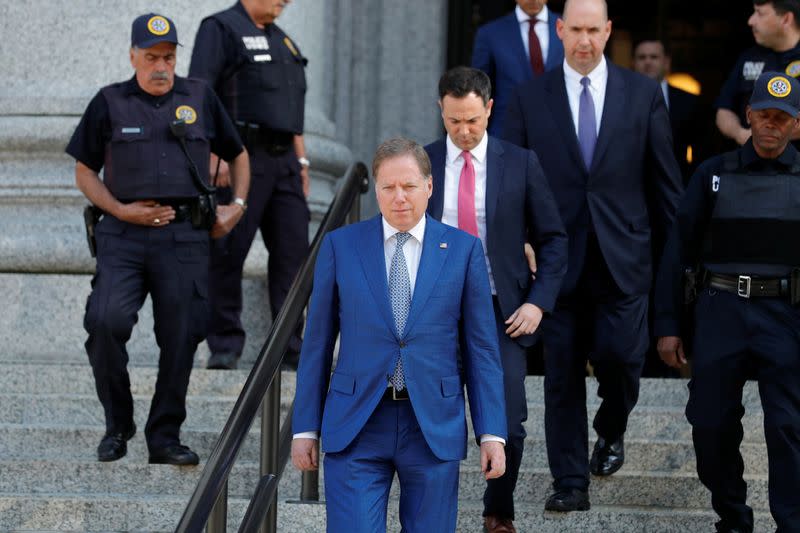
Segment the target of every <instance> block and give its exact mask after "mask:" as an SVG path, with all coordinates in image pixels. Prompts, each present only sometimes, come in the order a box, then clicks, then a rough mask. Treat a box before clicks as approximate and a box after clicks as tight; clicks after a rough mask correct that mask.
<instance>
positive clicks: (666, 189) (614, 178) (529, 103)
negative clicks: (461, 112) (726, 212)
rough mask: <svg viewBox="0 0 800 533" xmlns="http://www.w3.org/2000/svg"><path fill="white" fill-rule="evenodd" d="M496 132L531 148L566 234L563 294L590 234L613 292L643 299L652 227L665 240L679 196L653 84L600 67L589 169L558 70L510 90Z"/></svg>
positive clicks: (663, 115)
mask: <svg viewBox="0 0 800 533" xmlns="http://www.w3.org/2000/svg"><path fill="white" fill-rule="evenodd" d="M504 136H505V138H506V139H507V140H509V141H511V142H513V143H515V144H517V145H519V146H522V147H525V148H531V149H533V150H535V151H536V153H537V154H538V155H539V160H540V161H541V163H542V167H543V168H544V172H545V175H546V176H547V178H548V180H549V181H550V187H551V188H552V190H553V194H554V195H555V197H556V201H557V202H558V206H559V209H560V211H561V218H562V220H563V221H564V225H565V226H566V228H567V234H568V235H569V269H568V271H567V276H566V278H565V279H564V283H563V285H562V293H565V292H567V293H568V292H571V291H572V290H573V289H574V288H575V286H576V284H577V281H578V279H579V277H580V275H581V272H582V271H583V267H584V264H583V263H584V260H585V256H586V243H587V238H588V235H589V231H590V230H592V231H594V232H595V233H596V235H597V241H598V243H599V245H600V249H601V251H602V253H603V257H604V258H605V261H606V263H607V264H608V267H609V270H610V272H611V275H612V277H613V278H614V281H615V282H616V284H617V286H618V287H619V288H620V289H621V290H622V292H623V293H625V294H630V295H633V294H646V293H647V292H648V291H649V288H650V284H651V280H652V258H651V228H654V229H655V230H656V231H657V232H659V233H660V234H666V232H667V229H668V228H669V226H670V225H671V224H672V221H673V218H674V216H675V210H676V206H677V203H678V199H679V197H680V194H681V190H682V188H681V177H680V170H679V169H678V164H677V162H676V161H675V155H674V153H673V151H672V132H671V130H670V123H669V117H668V115H667V109H666V106H665V105H664V97H663V95H662V93H661V88H660V87H659V86H658V84H657V83H656V82H655V81H654V80H651V79H648V78H645V77H644V76H642V75H640V74H636V73H634V72H631V71H629V70H627V69H622V68H620V67H617V66H616V65H614V64H612V63H611V62H610V61H609V62H608V85H607V87H606V98H605V106H604V109H603V118H602V121H601V123H600V134H599V136H598V139H597V145H596V147H595V152H594V157H593V161H592V166H591V168H589V169H587V168H586V165H585V164H584V162H583V158H582V157H581V153H580V148H579V145H578V138H577V135H576V133H575V126H574V123H573V121H572V112H571V110H570V107H569V103H568V101H567V92H566V86H565V83H564V72H563V68H559V69H557V70H554V71H552V72H548V73H545V74H544V75H543V76H540V77H539V78H537V79H534V80H533V81H531V82H529V83H526V84H524V85H522V86H520V87H518V88H517V90H516V91H515V94H514V97H513V98H512V99H511V102H510V104H509V108H508V113H507V115H506V129H505V134H504ZM648 198H650V199H652V200H651V201H648ZM588 267H589V268H591V265H588Z"/></svg>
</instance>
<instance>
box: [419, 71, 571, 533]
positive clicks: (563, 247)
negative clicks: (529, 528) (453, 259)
mask: <svg viewBox="0 0 800 533" xmlns="http://www.w3.org/2000/svg"><path fill="white" fill-rule="evenodd" d="M491 92H492V87H491V82H490V81H489V77H488V76H487V75H486V74H485V73H483V72H481V71H480V70H477V69H473V68H469V67H456V68H454V69H452V70H450V71H448V72H446V73H445V74H444V75H443V76H442V78H441V79H440V80H439V106H440V107H441V109H442V119H443V121H444V127H445V129H446V130H447V137H446V138H445V139H442V140H439V141H436V142H435V143H433V144H430V145H428V146H426V147H425V150H426V151H427V152H428V155H429V156H430V158H431V165H432V171H433V195H432V196H431V201H430V202H429V203H428V213H429V214H430V215H431V216H432V217H434V218H435V219H437V220H441V221H442V222H444V223H446V224H449V225H451V226H455V227H460V228H461V229H462V230H464V231H467V232H468V233H473V232H474V233H473V234H474V235H475V236H476V237H479V238H480V239H481V244H483V250H484V252H485V253H486V266H487V268H488V270H489V281H490V283H491V288H492V299H493V301H494V302H493V303H494V317H495V323H496V326H497V334H498V337H499V341H500V354H501V357H502V361H503V373H504V382H505V398H506V418H507V419H508V442H507V444H506V449H505V450H506V474H505V475H504V476H503V477H501V478H499V479H493V480H490V481H488V482H487V487H486V492H485V494H484V511H483V515H484V528H485V529H486V531H487V532H489V533H495V532H498V533H499V532H509V531H511V532H513V531H515V529H514V525H513V519H514V487H515V485H516V482H517V476H518V473H519V467H520V463H521V461H522V451H523V447H524V444H525V429H524V427H523V422H524V421H525V420H527V418H528V405H527V402H526V399H525V374H526V372H525V370H526V353H525V350H526V348H527V347H529V346H531V345H532V344H533V343H534V341H535V340H536V338H537V336H536V335H535V333H536V331H537V330H538V327H539V323H540V321H541V320H542V315H543V314H544V313H546V312H551V311H552V310H553V308H554V306H555V302H556V297H557V295H558V289H559V287H560V285H561V279H562V278H563V277H564V274H565V273H566V271H567V234H566V232H565V231H564V226H563V224H562V223H561V217H560V216H559V214H558V205H557V204H556V202H555V199H554V198H553V193H552V192H551V191H550V186H549V185H548V184H547V180H546V179H545V176H544V172H543V171H542V167H541V166H540V165H539V161H538V159H537V157H536V154H534V153H533V152H532V151H530V150H524V149H522V148H520V147H518V146H516V145H513V144H511V143H508V142H505V141H502V140H500V139H496V138H494V137H491V136H489V135H487V133H486V125H487V123H488V121H489V116H490V114H491V110H492V100H491ZM526 242H531V243H532V244H533V246H534V248H535V249H536V252H537V259H538V268H537V271H536V280H535V281H533V280H532V276H531V273H530V271H529V270H528V262H527V261H526V259H525V254H524V252H523V247H524V245H525V243H526Z"/></svg>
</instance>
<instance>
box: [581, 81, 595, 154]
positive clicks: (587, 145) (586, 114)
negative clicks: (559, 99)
mask: <svg viewBox="0 0 800 533" xmlns="http://www.w3.org/2000/svg"><path fill="white" fill-rule="evenodd" d="M591 83H592V80H590V79H589V78H588V77H587V76H584V77H583V78H581V85H583V90H582V91H581V99H580V104H579V105H578V142H580V144H581V154H582V155H583V162H584V163H586V168H587V169H590V168H592V157H594V145H595V144H597V119H596V118H595V114H594V100H593V99H592V92H591V91H590V90H589V85H590V84H591Z"/></svg>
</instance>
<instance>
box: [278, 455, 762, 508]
mask: <svg viewBox="0 0 800 533" xmlns="http://www.w3.org/2000/svg"><path fill="white" fill-rule="evenodd" d="M295 474H296V473H295V472H291V473H290V472H288V471H287V472H286V474H284V479H282V480H281V484H282V485H284V486H283V487H282V491H283V493H284V494H299V489H300V485H299V475H295ZM324 477H325V472H324V469H323V471H322V472H321V474H320V495H321V496H320V497H321V498H323V499H324V498H325V494H324V492H325V491H324ZM552 481H553V480H552V478H551V477H550V472H549V470H547V469H530V468H523V469H521V470H520V472H519V478H518V480H517V486H516V489H515V491H514V502H515V503H516V504H518V505H520V506H522V507H533V508H536V509H543V506H544V502H545V500H546V499H547V497H548V496H549V495H550V494H551V493H552ZM745 481H746V482H747V487H748V488H747V503H748V504H749V505H750V506H751V507H752V508H753V509H754V510H757V511H765V512H766V511H768V510H769V498H768V491H767V476H766V475H745ZM293 488H296V490H297V491H295V490H292V489H293ZM485 488H486V483H485V481H484V479H483V474H482V473H481V472H480V468H479V466H478V465H473V464H463V465H462V466H461V469H460V477H459V487H458V497H459V501H460V502H467V501H475V502H480V501H482V499H483V493H484V491H485ZM389 494H390V496H391V497H392V498H399V495H400V491H399V487H398V484H397V483H396V482H395V483H394V484H393V485H392V488H391V490H390V492H389ZM589 497H590V500H591V502H592V504H593V505H606V506H617V505H621V506H633V507H650V508H654V509H658V508H663V507H670V508H678V509H693V510H701V511H702V510H711V496H710V493H709V492H708V490H706V488H705V487H703V485H702V484H701V483H700V481H699V480H698V479H697V476H696V475H694V474H692V473H681V472H637V471H635V470H629V469H627V468H623V469H622V470H620V471H619V472H617V473H616V474H614V475H613V476H609V477H602V478H601V477H595V476H592V479H591V483H590V485H589Z"/></svg>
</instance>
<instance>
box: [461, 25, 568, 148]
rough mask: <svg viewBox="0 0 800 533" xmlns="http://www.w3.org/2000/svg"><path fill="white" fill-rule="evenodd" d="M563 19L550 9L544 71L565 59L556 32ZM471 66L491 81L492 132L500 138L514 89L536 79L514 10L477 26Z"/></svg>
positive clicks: (555, 66)
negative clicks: (558, 21)
mask: <svg viewBox="0 0 800 533" xmlns="http://www.w3.org/2000/svg"><path fill="white" fill-rule="evenodd" d="M560 18H561V15H560V14H559V13H555V12H553V11H550V13H549V17H548V19H547V24H548V27H549V29H550V44H549V46H548V51H547V57H546V58H545V61H544V69H545V71H550V70H553V69H555V68H558V67H559V66H561V64H562V63H563V62H564V45H563V44H561V39H559V38H558V35H557V34H556V20H558V19H560ZM472 66H473V67H475V68H478V69H481V70H482V71H484V72H485V73H486V74H488V75H489V78H491V80H492V87H493V94H494V109H493V110H492V117H491V121H490V123H489V133H490V134H491V135H494V136H496V137H499V136H500V134H501V133H502V132H503V120H504V118H505V111H506V107H507V106H508V101H509V99H510V98H511V95H512V93H513V92H514V88H515V87H517V86H518V85H520V84H522V83H524V82H526V81H529V80H531V79H533V71H532V70H531V62H530V59H529V58H528V52H527V51H526V50H525V44H524V43H523V42H522V35H521V34H520V30H519V22H518V21H517V16H516V14H515V13H514V11H512V12H511V13H509V14H508V15H506V16H504V17H500V18H498V19H497V20H493V21H492V22H489V23H488V24H485V25H483V26H481V27H480V28H478V33H477V34H476V35H475V45H474V47H473V50H472Z"/></svg>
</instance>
